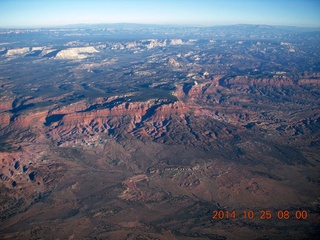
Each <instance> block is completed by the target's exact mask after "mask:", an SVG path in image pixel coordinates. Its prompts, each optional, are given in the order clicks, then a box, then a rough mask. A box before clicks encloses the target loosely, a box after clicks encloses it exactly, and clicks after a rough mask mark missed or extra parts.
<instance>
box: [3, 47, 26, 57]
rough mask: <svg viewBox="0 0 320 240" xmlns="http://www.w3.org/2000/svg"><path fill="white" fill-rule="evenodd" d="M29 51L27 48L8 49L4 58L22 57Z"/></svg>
mask: <svg viewBox="0 0 320 240" xmlns="http://www.w3.org/2000/svg"><path fill="white" fill-rule="evenodd" d="M29 51H30V48H29V47H23V48H15V49H9V50H8V52H7V53H6V56H14V55H23V54H25V53H27V52H29Z"/></svg>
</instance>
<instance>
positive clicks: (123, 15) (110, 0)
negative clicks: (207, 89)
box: [0, 0, 320, 27]
mask: <svg viewBox="0 0 320 240" xmlns="http://www.w3.org/2000/svg"><path fill="white" fill-rule="evenodd" d="M124 22H126V23H156V24H188V25H190V24H191V25H206V26H208V25H221V24H246V23H247V24H270V25H290V26H311V27H320V0H193V1H191V0H0V27H29V26H34V27H37V26H55V25H65V24H77V23H124Z"/></svg>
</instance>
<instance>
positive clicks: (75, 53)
mask: <svg viewBox="0 0 320 240" xmlns="http://www.w3.org/2000/svg"><path fill="white" fill-rule="evenodd" d="M96 52H99V51H97V50H96V49H95V48H94V47H78V48H68V49H65V50H61V51H60V52H58V53H57V55H56V57H55V59H83V58H86V57H87V55H86V53H96Z"/></svg>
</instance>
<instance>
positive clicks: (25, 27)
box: [0, 22, 320, 30]
mask: <svg viewBox="0 0 320 240" xmlns="http://www.w3.org/2000/svg"><path fill="white" fill-rule="evenodd" d="M122 24H123V25H126V24H127V25H142V26H158V27H161V26H170V27H190V28H208V27H219V26H241V25H248V26H268V27H293V28H308V29H320V26H297V25H283V24H264V23H225V24H223V23H220V24H177V23H135V22H114V23H113V22H105V23H71V24H65V25H45V26H36V25H33V26H32V25H30V26H2V27H1V26H0V29H11V30H13V29H15V30H18V29H46V28H70V27H73V26H74V27H76V26H90V25H91V26H94V25H122Z"/></svg>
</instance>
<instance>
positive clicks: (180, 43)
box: [170, 39, 184, 45]
mask: <svg viewBox="0 0 320 240" xmlns="http://www.w3.org/2000/svg"><path fill="white" fill-rule="evenodd" d="M183 44H184V42H183V41H182V40H181V39H171V41H170V45H183Z"/></svg>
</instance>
